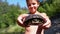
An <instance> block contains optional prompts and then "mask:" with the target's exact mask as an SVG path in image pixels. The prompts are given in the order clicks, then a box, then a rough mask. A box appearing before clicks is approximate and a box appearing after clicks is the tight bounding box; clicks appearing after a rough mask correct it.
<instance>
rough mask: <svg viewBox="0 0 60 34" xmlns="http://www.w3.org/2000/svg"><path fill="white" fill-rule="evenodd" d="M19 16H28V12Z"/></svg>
mask: <svg viewBox="0 0 60 34" xmlns="http://www.w3.org/2000/svg"><path fill="white" fill-rule="evenodd" d="M19 16H20V17H23V16H28V14H20V15H19Z"/></svg>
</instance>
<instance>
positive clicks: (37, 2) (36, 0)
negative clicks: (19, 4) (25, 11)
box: [26, 0, 40, 4]
mask: <svg viewBox="0 0 60 34" xmlns="http://www.w3.org/2000/svg"><path fill="white" fill-rule="evenodd" d="M36 1H37V3H38V4H40V1H39V0H36ZM26 3H27V4H28V0H26Z"/></svg>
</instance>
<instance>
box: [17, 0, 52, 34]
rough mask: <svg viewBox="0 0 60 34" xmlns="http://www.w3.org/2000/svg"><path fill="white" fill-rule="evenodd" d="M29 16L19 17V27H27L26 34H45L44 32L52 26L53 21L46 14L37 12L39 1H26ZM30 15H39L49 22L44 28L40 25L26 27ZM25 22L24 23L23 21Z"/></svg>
mask: <svg viewBox="0 0 60 34" xmlns="http://www.w3.org/2000/svg"><path fill="white" fill-rule="evenodd" d="M26 2H27V6H28V10H29V14H22V15H20V16H19V17H18V19H17V20H18V22H17V23H18V25H20V26H22V27H25V29H26V30H25V34H44V30H45V29H48V28H49V27H50V26H51V21H50V20H49V18H48V16H47V15H46V14H45V13H40V12H38V11H37V8H38V7H39V1H38V0H26ZM30 14H38V15H41V16H42V17H44V18H45V19H46V20H47V22H46V23H44V24H43V25H42V26H39V25H30V26H29V27H26V26H25V25H24V21H25V18H26V17H27V16H29V15H30ZM22 20H23V21H22Z"/></svg>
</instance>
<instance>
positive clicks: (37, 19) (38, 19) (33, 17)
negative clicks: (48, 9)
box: [24, 14, 46, 26]
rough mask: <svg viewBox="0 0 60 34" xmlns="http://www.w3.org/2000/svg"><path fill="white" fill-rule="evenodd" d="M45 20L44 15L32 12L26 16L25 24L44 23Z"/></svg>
mask: <svg viewBox="0 0 60 34" xmlns="http://www.w3.org/2000/svg"><path fill="white" fill-rule="evenodd" d="M45 22H46V20H45V18H43V17H42V16H40V15H37V14H30V15H29V16H27V17H26V19H25V21H24V24H25V26H27V25H38V24H43V23H45Z"/></svg>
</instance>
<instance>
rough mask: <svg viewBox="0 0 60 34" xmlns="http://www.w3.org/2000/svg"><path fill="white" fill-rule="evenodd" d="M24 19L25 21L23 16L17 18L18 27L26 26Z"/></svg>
mask: <svg viewBox="0 0 60 34" xmlns="http://www.w3.org/2000/svg"><path fill="white" fill-rule="evenodd" d="M22 19H23V15H20V16H19V17H18V18H17V23H18V25H20V26H22V27H24V24H23V21H22Z"/></svg>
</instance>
